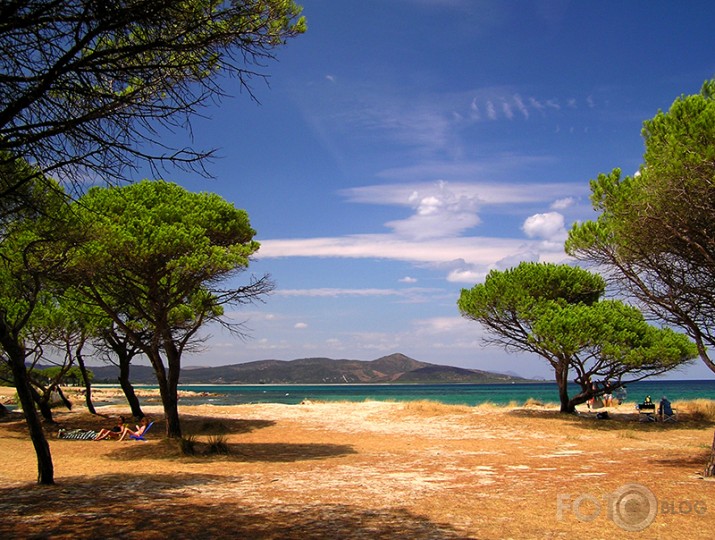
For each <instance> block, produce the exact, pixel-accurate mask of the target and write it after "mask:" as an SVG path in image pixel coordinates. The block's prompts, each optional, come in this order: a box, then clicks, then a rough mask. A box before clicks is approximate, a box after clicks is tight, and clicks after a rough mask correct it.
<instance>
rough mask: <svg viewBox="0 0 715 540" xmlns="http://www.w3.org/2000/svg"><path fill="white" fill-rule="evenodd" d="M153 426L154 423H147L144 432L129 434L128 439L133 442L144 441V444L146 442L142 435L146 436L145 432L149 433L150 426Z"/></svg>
mask: <svg viewBox="0 0 715 540" xmlns="http://www.w3.org/2000/svg"><path fill="white" fill-rule="evenodd" d="M153 425H154V422H149V423H148V424H147V426H146V428H145V429H144V431H142V432H141V433H130V434H129V438H130V439H132V440H134V441H144V442H146V439H145V438H144V435H146V432H147V431H149V429H150V428H151V426H153Z"/></svg>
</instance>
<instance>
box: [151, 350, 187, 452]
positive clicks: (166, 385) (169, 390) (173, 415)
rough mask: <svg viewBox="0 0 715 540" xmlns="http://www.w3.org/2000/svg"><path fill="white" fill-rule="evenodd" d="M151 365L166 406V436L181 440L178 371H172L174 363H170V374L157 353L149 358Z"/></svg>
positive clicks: (163, 403)
mask: <svg viewBox="0 0 715 540" xmlns="http://www.w3.org/2000/svg"><path fill="white" fill-rule="evenodd" d="M149 360H150V361H151V365H152V366H153V367H154V373H155V374H156V381H157V383H158V384H159V393H160V394H161V403H162V405H163V406H164V419H165V421H166V436H167V437H168V438H170V439H180V438H181V422H180V421H179V398H178V393H177V383H178V380H179V373H178V371H179V370H178V369H176V368H174V369H172V362H171V361H169V372H168V376H167V370H166V369H165V368H164V362H163V361H162V359H161V355H159V354H158V353H157V352H156V351H154V352H153V353H152V355H151V356H150V357H149Z"/></svg>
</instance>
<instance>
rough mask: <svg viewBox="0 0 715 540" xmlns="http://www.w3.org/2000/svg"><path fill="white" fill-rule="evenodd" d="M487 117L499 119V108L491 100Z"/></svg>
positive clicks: (488, 104)
mask: <svg viewBox="0 0 715 540" xmlns="http://www.w3.org/2000/svg"><path fill="white" fill-rule="evenodd" d="M487 118H489V120H496V119H497V110H496V107H494V103H492V102H491V101H487Z"/></svg>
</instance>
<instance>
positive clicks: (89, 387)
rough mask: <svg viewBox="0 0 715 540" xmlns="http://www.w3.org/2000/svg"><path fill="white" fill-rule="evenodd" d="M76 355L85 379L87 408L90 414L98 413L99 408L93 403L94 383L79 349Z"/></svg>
mask: <svg viewBox="0 0 715 540" xmlns="http://www.w3.org/2000/svg"><path fill="white" fill-rule="evenodd" d="M75 356H76V357H77V365H78V366H79V371H80V373H82V379H83V380H84V401H85V403H86V404H87V410H88V411H89V412H90V414H97V410H96V409H95V408H94V403H92V383H91V382H90V380H89V376H88V373H87V367H86V366H85V365H84V358H82V354H81V353H80V352H79V351H78V352H77V354H76V355H75Z"/></svg>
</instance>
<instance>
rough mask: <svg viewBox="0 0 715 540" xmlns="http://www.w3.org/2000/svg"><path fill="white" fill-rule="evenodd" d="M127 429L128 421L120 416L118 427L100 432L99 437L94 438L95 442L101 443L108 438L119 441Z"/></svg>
mask: <svg viewBox="0 0 715 540" xmlns="http://www.w3.org/2000/svg"><path fill="white" fill-rule="evenodd" d="M126 428H127V426H126V420H125V418H124V417H123V416H120V417H119V422H117V425H116V426H114V427H113V428H112V429H101V430H99V433H97V436H96V437H95V438H94V440H95V441H101V440H104V439H108V438H112V439H119V438H120V437H121V436H122V433H124V430H125V429H126Z"/></svg>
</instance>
